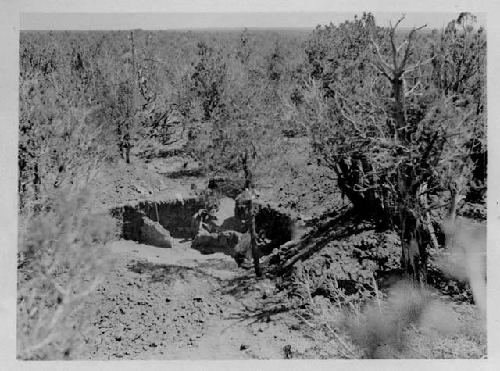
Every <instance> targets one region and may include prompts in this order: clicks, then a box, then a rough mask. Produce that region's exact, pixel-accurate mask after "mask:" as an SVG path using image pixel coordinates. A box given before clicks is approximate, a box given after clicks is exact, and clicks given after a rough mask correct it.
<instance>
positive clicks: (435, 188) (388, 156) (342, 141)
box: [303, 14, 484, 279]
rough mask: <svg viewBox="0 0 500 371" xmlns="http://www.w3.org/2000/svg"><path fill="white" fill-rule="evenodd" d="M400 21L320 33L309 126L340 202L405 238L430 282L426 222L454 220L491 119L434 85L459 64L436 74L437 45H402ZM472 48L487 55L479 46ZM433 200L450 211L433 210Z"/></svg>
mask: <svg viewBox="0 0 500 371" xmlns="http://www.w3.org/2000/svg"><path fill="white" fill-rule="evenodd" d="M401 20H402V19H400V20H399V21H398V23H397V24H396V25H395V26H394V27H390V28H389V29H385V30H384V29H381V28H379V27H376V26H375V24H374V19H373V16H371V15H370V14H364V15H363V17H362V18H361V19H358V18H356V19H355V20H354V21H352V22H346V23H344V24H341V25H340V26H333V25H331V26H327V27H325V28H318V29H317V30H316V31H315V34H314V35H313V41H312V42H311V43H310V46H309V52H308V54H309V59H310V60H311V61H312V62H311V64H312V75H315V76H318V78H319V81H318V80H313V81H312V82H311V83H310V85H309V89H308V91H307V92H306V94H305V97H306V98H305V101H306V103H307V104H306V105H305V106H304V108H303V117H304V120H305V121H306V122H308V123H309V125H310V128H311V129H310V134H311V139H312V142H313V146H314V149H315V151H316V153H317V154H318V155H319V156H320V158H321V159H322V160H323V161H325V163H326V164H327V165H328V166H329V167H330V168H331V169H332V170H333V171H334V172H335V173H336V176H337V179H338V184H339V187H340V189H341V190H342V192H343V193H344V194H345V195H346V196H347V197H348V198H349V200H350V201H351V202H352V203H353V205H354V207H355V208H357V209H359V210H360V211H361V212H364V213H365V214H367V215H368V216H370V217H374V218H375V219H376V220H378V221H379V222H381V223H382V224H385V225H386V226H392V225H394V226H397V227H398V228H399V230H400V233H401V239H402V243H403V256H402V263H403V265H404V266H405V267H406V269H408V270H409V271H410V272H411V274H413V275H415V277H418V276H419V275H420V274H422V276H421V277H420V278H419V279H425V278H424V277H425V269H426V264H427V263H426V255H427V246H428V245H429V244H431V243H432V239H433V231H432V229H431V228H429V224H430V216H429V212H430V211H431V210H433V209H436V208H443V207H448V208H449V209H450V212H452V213H453V215H454V213H455V211H456V205H457V203H458V202H459V201H460V198H461V196H462V195H465V193H466V192H467V189H468V186H469V184H470V180H471V174H472V169H473V166H474V164H473V162H472V161H471V156H470V150H469V148H470V146H467V144H468V143H471V142H474V141H476V139H474V138H477V141H480V139H479V138H481V137H483V136H484V132H482V133H481V130H479V129H477V127H478V126H484V118H483V117H482V116H483V112H482V111H481V110H479V111H478V110H477V109H474V110H472V109H471V105H470V104H469V105H464V104H462V103H461V102H462V101H463V100H464V99H465V97H466V95H464V94H466V93H464V94H462V91H457V92H456V93H454V94H451V93H448V91H446V90H444V89H443V87H442V86H441V85H436V84H435V82H434V80H432V79H431V78H429V77H427V76H429V75H432V73H433V71H435V69H436V68H441V69H445V67H444V66H446V65H447V64H446V63H458V64H460V63H461V62H460V61H455V60H453V59H452V60H451V62H450V61H448V62H446V63H445V62H442V63H441V64H434V65H432V64H430V62H431V61H433V60H434V59H435V55H432V50H429V45H432V44H433V43H432V40H431V41H424V40H422V39H419V38H417V37H416V31H418V30H415V29H414V30H412V31H411V32H410V33H409V34H408V35H406V36H405V41H404V42H402V43H401V44H400V45H397V39H398V35H397V34H396V31H397V28H396V27H397V26H398V24H399V23H400V22H401ZM457 22H458V21H457ZM480 30H481V29H478V31H476V32H477V33H478V34H480V33H481V31H480ZM472 39H473V40H476V41H475V44H478V45H479V46H478V48H479V49H478V50H481V51H482V52H483V53H484V49H483V48H482V47H480V46H481V45H483V42H482V41H481V37H480V36H474V37H472ZM330 42H331V43H332V44H333V45H332V46H331V47H330V46H329V45H328V46H321V47H318V45H323V43H327V44H329V43H330ZM442 42H443V43H446V41H442ZM448 44H449V42H448ZM448 44H447V45H448ZM471 44H474V42H473V43H471ZM453 45H455V44H453ZM455 47H457V46H456V45H455ZM385 54H389V56H388V57H386V56H385ZM457 55H458V54H457ZM452 58H453V56H452ZM470 63H473V62H472V61H471V62H470ZM440 66H443V67H440ZM468 71H470V73H471V74H472V75H473V76H474V77H471V81H477V80H478V79H479V80H480V78H479V77H478V76H477V75H478V74H480V68H477V69H468ZM478 90H479V91H481V85H480V84H479V85H478V87H477V88H474V87H471V91H474V92H475V94H476V101H477V100H478V99H481V97H482V96H483V93H481V92H478ZM470 100H471V98H469V101H470ZM477 104H479V105H482V103H477ZM477 104H476V105H475V106H474V107H477ZM431 198H432V199H439V200H443V199H444V200H447V202H445V203H439V204H430V203H429V202H428V200H429V199H431ZM412 241H415V242H412ZM413 243H416V244H417V245H418V249H417V251H415V249H414V248H412V244H413ZM412 249H413V252H412V251H410V250H412Z"/></svg>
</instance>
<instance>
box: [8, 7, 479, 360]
mask: <svg viewBox="0 0 500 371" xmlns="http://www.w3.org/2000/svg"><path fill="white" fill-rule="evenodd" d="M404 23H405V22H404V17H401V18H400V19H399V20H397V19H395V21H394V22H393V24H392V25H390V26H381V25H378V24H377V23H376V20H375V18H374V17H373V15H371V14H369V13H365V14H363V15H361V16H358V17H355V18H354V19H352V20H349V21H346V22H344V23H342V24H338V25H335V24H330V25H325V26H318V27H317V28H316V29H314V30H313V31H312V32H311V31H303V30H275V31H266V30H247V29H245V30H241V31H210V32H196V31H185V32H184V31H144V30H133V31H113V32H99V31H88V32H76V31H60V32H59V31H57V32H56V31H54V32H52V31H50V32H34V31H24V32H21V37H20V49H19V53H20V80H19V94H20V115H19V119H20V121H19V216H20V250H19V251H20V255H19V267H20V268H22V269H23V270H24V271H26V272H30V273H28V275H27V278H26V277H24V278H23V279H22V280H21V281H20V286H19V290H20V295H21V296H22V295H25V298H24V299H23V300H21V301H20V303H21V304H19V305H20V306H21V307H22V305H26V308H28V309H26V310H34V309H33V308H36V306H37V303H38V301H37V299H35V298H30V299H29V300H28V299H26V298H27V297H29V294H27V292H32V291H30V290H34V289H37V290H45V291H44V292H49V294H47V295H48V296H50V295H52V299H51V300H55V301H56V302H57V303H60V301H63V302H65V300H67V302H68V303H69V302H72V300H73V299H72V298H73V297H74V300H75V301H76V300H77V297H78V295H82V296H83V295H85V294H87V293H88V292H89V291H88V290H93V289H95V287H97V286H92V285H90V286H89V287H86V286H85V285H84V284H82V282H84V281H85V282H87V278H85V277H87V276H86V275H88V274H91V275H92V274H93V273H92V272H95V271H98V270H99V269H102V268H99V264H100V261H99V259H98V252H97V251H98V250H95V249H90V247H91V246H94V245H96V244H97V245H102V244H104V243H105V242H107V241H109V240H112V239H115V238H116V233H117V232H116V226H115V222H114V221H113V219H112V218H111V217H110V216H109V215H100V216H99V217H95V216H91V215H89V214H86V215H85V214H84V215H83V216H82V215H80V216H78V217H77V216H74V217H73V215H74V212H75V211H76V210H87V209H86V207H90V206H88V205H89V204H91V203H92V201H91V199H92V197H93V196H92V195H93V194H94V193H95V192H98V191H99V190H98V189H92V188H93V184H95V179H96V178H97V177H99V176H100V170H101V169H102V168H104V167H109V166H111V167H112V166H115V165H114V164H121V163H127V164H128V163H131V165H132V166H133V165H134V162H138V161H142V160H143V158H144V157H145V156H148V155H149V156H151V153H153V152H155V151H156V152H155V153H158V151H160V152H161V148H163V147H166V146H169V145H175V143H176V141H179V138H178V137H177V136H176V135H174V134H175V132H176V131H177V130H181V131H182V132H183V133H186V135H187V138H188V141H187V142H186V144H185V145H183V147H182V153H184V154H185V155H186V156H190V157H191V158H192V159H195V160H196V161H198V162H199V163H200V164H201V170H200V172H201V174H202V176H204V177H206V178H210V179H236V180H240V181H241V184H242V187H241V189H242V190H243V189H244V188H247V189H250V190H251V192H259V191H262V190H265V189H267V187H268V186H269V184H273V182H275V181H276V179H282V180H283V181H284V182H287V181H290V182H292V181H293V179H294V178H296V176H297V174H298V173H300V172H301V171H302V170H301V168H300V165H297V164H296V163H294V162H293V160H290V158H291V157H292V158H293V149H294V148H298V147H299V146H302V147H303V148H305V151H306V153H307V158H308V161H309V162H311V163H313V164H315V166H317V167H318V169H319V171H320V172H321V173H322V174H324V175H325V176H326V179H327V182H328V183H329V187H331V188H328V191H326V190H323V191H324V192H326V193H327V198H331V199H332V200H335V202H334V203H335V204H336V208H340V207H341V205H348V208H349V210H350V212H351V213H352V214H349V215H354V214H355V215H356V216H355V219H354V220H356V221H357V222H359V223H362V222H363V221H369V222H370V223H373V224H374V225H375V226H376V228H378V229H380V230H390V231H393V232H394V233H396V234H397V236H398V238H399V243H400V251H399V252H398V256H397V257H395V259H396V260H397V261H398V263H399V264H400V269H401V270H402V271H403V273H404V274H403V275H404V276H406V277H407V278H409V279H411V280H413V281H416V282H420V283H422V284H426V283H428V266H429V263H428V259H429V256H430V253H431V252H432V251H436V250H439V249H443V248H447V247H449V246H450V243H451V244H452V243H453V230H454V228H455V220H456V218H457V216H459V215H465V216H469V217H472V218H473V219H475V220H484V218H485V196H486V177H487V174H486V164H487V140H486V32H485V30H484V29H483V28H482V27H480V26H479V25H478V23H477V22H476V20H475V17H474V16H473V15H471V14H468V13H463V14H460V15H459V17H458V18H457V19H455V20H451V21H450V23H449V24H448V25H447V26H446V28H444V29H439V30H433V29H428V28H425V27H421V28H415V29H408V28H405V24H404ZM302 147H301V148H302ZM331 189H333V191H332V190H331ZM82 192H84V193H82ZM278 192H279V191H278ZM314 192H319V191H318V190H316V189H312V188H311V189H305V190H304V194H305V193H314ZM294 196H295V197H296V199H298V200H299V201H297V202H299V203H300V199H301V197H302V196H301V194H297V195H294ZM250 199H252V198H250ZM61 200H63V201H64V202H61ZM290 205H291V204H288V205H287V206H288V207H291V208H294V205H292V206H290ZM250 209H252V206H251V205H250ZM68 215H71V217H68ZM357 222H356V223H357ZM61 236H64V238H61ZM299 247H301V248H304V249H307V246H302V245H300V246H299ZM295 248H297V246H295ZM90 250H92V252H91V253H89V252H88V251H90ZM290 251H291V250H290ZM313 253H314V252H313V251H311V254H313ZM285 255H286V254H285ZM298 255H300V251H299V252H298ZM295 256H297V254H296V255H295ZM96 257H97V258H96ZM287 258H288V260H287V261H286V262H284V265H287V264H292V263H294V262H295V261H297V260H298V259H294V256H292V255H291V254H289V255H287ZM47 259H48V260H50V263H47V261H46V260H47ZM82 262H85V264H82ZM255 264H256V265H255V269H256V270H257V273H259V274H260V273H261V272H260V269H261V267H259V264H258V259H257V262H256V263H255ZM61 266H64V268H61ZM280 268H283V267H280ZM61 269H62V270H63V271H64V270H65V269H66V272H70V273H69V275H70V277H71V278H69V279H68V281H67V282H73V284H74V286H71V284H70V285H68V287H67V288H66V289H62V287H60V286H58V285H57V284H55V285H52V284H49V283H48V282H52V281H51V275H56V274H57V272H60V271H61ZM277 271H280V272H281V273H280V274H283V270H280V269H278V270H277ZM41 277H43V278H41ZM44 285H45V286H44ZM51 285H52V286H51ZM96 285H97V283H96ZM82 287H84V288H82ZM78 290H80V291H81V292H82V293H81V294H78V295H73V297H72V296H71V292H73V293H74V292H75V291H78ZM23 293H24V294H23ZM50 293H52V294H50ZM22 303H24V304H22ZM65 303H66V302H65ZM30 308H31V309H30ZM53 308H57V305H56V306H55V307H53ZM46 315H47V317H46V318H45V319H40V318H37V320H38V321H42V322H43V320H45V321H46V322H47V321H48V322H50V320H49V319H50V318H56V317H55V316H54V313H53V311H52V312H50V311H48V312H47V313H46ZM58 318H59V317H58ZM21 320H25V321H26V322H29V321H31V320H32V316H30V315H28V314H26V316H25V317H23V316H21ZM18 326H21V327H22V326H23V324H22V323H21V324H18ZM47 326H48V325H47ZM49 327H50V326H49ZM44 329H45V328H44V327H43V326H41V329H38V330H39V331H40V333H39V334H38V335H36V336H35V335H32V334H30V335H26V336H27V338H28V340H26V343H25V344H24V345H21V346H22V347H25V348H26V347H27V348H26V349H28V350H26V349H25V351H26V353H22V352H21V354H24V356H23V357H28V358H29V357H30V356H32V354H35V353H36V352H37V351H38V350H40V349H43V348H44V347H46V346H47V345H48V344H50V342H51V341H54V339H53V338H50V337H46V338H45V337H44V335H43V334H44V331H46V332H47V331H48V330H46V329H45V330H44ZM47 333H49V332H47ZM30 336H31V337H33V339H31V340H30ZM35 338H36V339H35ZM35 340H36V341H35ZM30 341H31V344H29V343H30ZM37 341H38V342H37ZM26 344H28V345H26ZM30 347H31V348H30Z"/></svg>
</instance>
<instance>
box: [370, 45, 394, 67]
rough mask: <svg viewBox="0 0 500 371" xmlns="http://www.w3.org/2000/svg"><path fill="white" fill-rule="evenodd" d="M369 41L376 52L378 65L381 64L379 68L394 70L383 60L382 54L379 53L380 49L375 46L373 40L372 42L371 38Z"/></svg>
mask: <svg viewBox="0 0 500 371" xmlns="http://www.w3.org/2000/svg"><path fill="white" fill-rule="evenodd" d="M370 41H371V43H372V45H373V46H374V47H375V51H376V52H377V56H378V59H379V63H381V66H384V67H385V68H387V69H388V70H389V71H392V70H394V67H393V66H391V65H390V64H389V63H387V62H386V61H385V60H384V57H382V54H381V53H380V47H379V46H378V45H377V43H376V42H375V40H373V38H371V39H370Z"/></svg>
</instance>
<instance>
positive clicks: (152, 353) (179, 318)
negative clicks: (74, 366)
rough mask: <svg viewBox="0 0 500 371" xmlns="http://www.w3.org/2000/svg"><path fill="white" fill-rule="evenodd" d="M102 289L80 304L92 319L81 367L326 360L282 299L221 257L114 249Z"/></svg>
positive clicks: (327, 347)
mask: <svg viewBox="0 0 500 371" xmlns="http://www.w3.org/2000/svg"><path fill="white" fill-rule="evenodd" d="M107 248H108V251H109V253H110V257H111V258H112V260H113V265H112V267H113V268H112V269H110V270H109V272H108V274H107V277H106V281H105V282H104V283H103V284H102V285H101V286H100V287H99V289H98V290H97V292H96V293H95V294H94V295H93V296H92V297H91V298H90V299H89V301H88V302H87V304H86V305H87V308H88V310H89V311H95V313H96V314H97V315H96V317H95V318H94V320H93V321H92V326H93V328H94V332H95V337H94V338H93V339H87V340H88V345H87V347H86V351H85V352H84V353H83V354H81V356H80V357H81V358H87V359H252V358H256V359H259V358H263V359H280V358H291V357H300V358H318V357H334V356H335V350H336V347H335V345H334V344H332V343H329V342H328V341H327V340H325V341H324V342H323V343H322V342H321V341H319V342H318V341H317V339H316V340H315V339H313V338H311V337H310V336H309V337H307V336H306V334H305V333H303V332H302V331H301V325H300V323H299V320H298V319H297V318H296V317H295V316H293V315H292V314H291V312H288V311H285V309H288V308H286V304H287V302H286V297H284V295H283V293H280V292H279V290H278V289H277V288H276V286H275V285H274V284H273V282H271V281H270V280H269V279H267V278H262V279H256V278H255V277H254V275H253V274H252V273H251V272H250V271H247V270H245V269H243V268H238V267H237V265H236V263H235V262H234V260H233V259H232V258H231V257H230V256H228V255H224V254H222V253H215V254H210V255H202V254H201V253H199V252H198V251H196V250H193V249H190V248H189V242H183V241H180V240H176V241H175V244H174V247H173V248H171V249H162V248H157V247H153V246H147V245H140V244H137V243H134V242H132V241H117V242H114V243H111V244H110V245H109V246H107Z"/></svg>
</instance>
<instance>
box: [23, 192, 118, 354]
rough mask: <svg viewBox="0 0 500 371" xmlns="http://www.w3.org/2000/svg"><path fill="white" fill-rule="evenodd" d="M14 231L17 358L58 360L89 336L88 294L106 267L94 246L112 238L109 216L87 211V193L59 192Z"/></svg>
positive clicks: (112, 225)
mask: <svg viewBox="0 0 500 371" xmlns="http://www.w3.org/2000/svg"><path fill="white" fill-rule="evenodd" d="M59 196H60V197H59V201H58V203H57V204H56V205H55V206H54V208H53V209H52V210H50V211H47V212H42V213H39V214H37V215H36V216H34V217H32V218H31V219H29V220H25V222H26V225H25V226H24V228H21V230H20V235H19V254H20V259H19V270H18V316H17V325H18V357H19V358H21V359H61V358H68V357H70V356H73V354H72V352H77V351H78V349H79V347H81V346H83V345H84V342H85V339H87V341H88V340H89V336H91V335H90V334H88V329H89V323H88V320H89V318H88V316H91V315H92V313H88V312H87V311H86V309H85V308H84V307H83V305H84V301H85V299H86V298H87V296H88V295H89V294H91V293H92V292H93V291H94V290H95V288H96V287H97V286H98V285H99V284H100V283H101V281H102V279H103V275H104V274H105V272H106V270H107V269H109V265H108V264H109V262H108V261H107V260H106V259H105V257H104V256H103V250H101V249H99V245H100V244H103V243H105V242H107V241H109V240H111V239H113V238H116V232H117V231H116V226H115V223H116V222H115V221H114V219H112V218H111V217H110V216H107V215H99V214H97V215H96V214H93V213H90V212H89V211H88V209H87V207H88V199H89V198H88V194H86V193H84V192H83V193H81V194H79V195H78V196H77V197H75V196H74V195H72V194H67V193H66V194H64V193H62V194H61V193H60V194H59Z"/></svg>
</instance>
